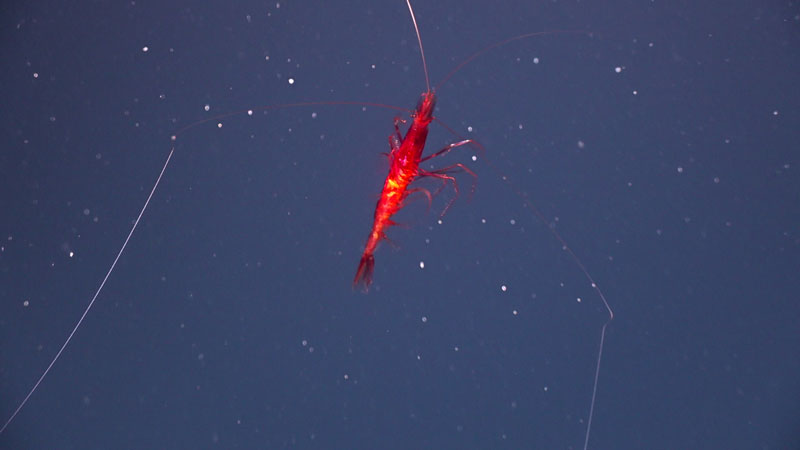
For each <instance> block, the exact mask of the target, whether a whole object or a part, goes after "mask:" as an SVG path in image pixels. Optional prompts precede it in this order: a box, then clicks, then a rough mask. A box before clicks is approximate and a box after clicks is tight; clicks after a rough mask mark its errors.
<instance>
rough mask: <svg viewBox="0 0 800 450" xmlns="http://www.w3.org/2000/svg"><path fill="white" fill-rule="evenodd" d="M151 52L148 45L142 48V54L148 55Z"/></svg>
mask: <svg viewBox="0 0 800 450" xmlns="http://www.w3.org/2000/svg"><path fill="white" fill-rule="evenodd" d="M149 51H150V47H148V46H146V45H145V46H144V47H142V52H144V53H147V52H149Z"/></svg>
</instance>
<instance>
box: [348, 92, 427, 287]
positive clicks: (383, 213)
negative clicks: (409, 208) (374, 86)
mask: <svg viewBox="0 0 800 450" xmlns="http://www.w3.org/2000/svg"><path fill="white" fill-rule="evenodd" d="M435 104H436V96H435V95H434V93H433V92H430V91H428V92H425V93H423V94H422V96H421V97H420V100H419V103H418V104H417V108H416V110H415V113H414V115H413V116H412V117H413V121H412V122H411V126H410V127H409V128H408V131H407V132H406V135H405V137H404V138H403V139H402V141H400V140H399V130H398V132H397V136H396V135H392V136H390V137H389V142H390V143H391V147H392V150H391V152H390V153H389V161H390V164H391V165H390V167H389V174H388V175H387V176H386V181H384V183H383V190H382V191H381V196H380V198H379V199H378V204H377V205H376V206H375V217H374V219H373V222H372V231H370V233H369V237H368V238H367V243H366V245H365V246H364V253H363V254H362V255H361V262H360V263H359V265H358V270H357V271H356V276H355V278H354V279H353V287H354V288H355V287H358V286H363V289H364V290H365V291H366V290H367V289H369V285H370V284H371V283H372V272H373V269H374V268H375V257H374V256H373V255H374V253H375V249H376V248H377V247H378V243H379V242H380V241H381V240H383V239H386V233H385V231H386V228H387V227H389V226H392V225H394V222H393V221H392V216H393V215H394V214H395V213H396V212H397V211H399V210H400V209H401V208H402V207H403V201H404V200H405V199H406V197H408V195H409V194H410V193H411V192H412V191H413V190H411V191H410V190H409V189H408V186H409V185H410V184H411V182H413V181H414V180H415V179H416V178H417V177H418V176H420V170H419V163H420V161H421V160H422V151H423V149H424V148H425V141H426V140H427V139H428V126H429V125H430V123H431V121H432V120H433V108H434V106H435ZM426 194H427V191H426ZM427 195H429V194H427Z"/></svg>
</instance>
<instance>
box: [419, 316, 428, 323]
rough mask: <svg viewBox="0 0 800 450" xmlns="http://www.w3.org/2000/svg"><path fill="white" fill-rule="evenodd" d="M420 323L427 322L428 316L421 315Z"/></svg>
mask: <svg viewBox="0 0 800 450" xmlns="http://www.w3.org/2000/svg"><path fill="white" fill-rule="evenodd" d="M420 320H422V323H428V318H427V317H426V316H422V319H420Z"/></svg>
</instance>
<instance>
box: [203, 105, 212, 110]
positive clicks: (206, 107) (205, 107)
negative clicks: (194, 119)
mask: <svg viewBox="0 0 800 450" xmlns="http://www.w3.org/2000/svg"><path fill="white" fill-rule="evenodd" d="M203 110H205V111H206V112H208V111H211V105H209V104H206V105H203Z"/></svg>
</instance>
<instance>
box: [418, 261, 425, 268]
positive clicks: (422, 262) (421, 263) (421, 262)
mask: <svg viewBox="0 0 800 450" xmlns="http://www.w3.org/2000/svg"><path fill="white" fill-rule="evenodd" d="M419 268H420V269H424V268H425V261H420V262H419Z"/></svg>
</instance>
